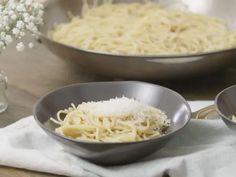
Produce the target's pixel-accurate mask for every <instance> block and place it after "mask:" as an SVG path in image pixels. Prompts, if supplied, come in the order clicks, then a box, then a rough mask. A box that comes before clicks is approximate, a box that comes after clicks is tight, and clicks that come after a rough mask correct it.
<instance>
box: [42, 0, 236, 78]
mask: <svg viewBox="0 0 236 177" xmlns="http://www.w3.org/2000/svg"><path fill="white" fill-rule="evenodd" d="M90 1H91V0H90ZM137 1H141V0H129V1H127V0H126V1H125V0H114V2H116V3H117V2H127V3H128V2H137ZM153 1H154V2H159V1H160V0H153ZM163 2H164V5H166V6H170V5H171V6H174V7H175V8H177V9H178V8H183V7H184V8H187V9H188V10H190V11H192V12H195V13H200V14H207V15H212V16H216V17H220V18H222V19H224V20H225V21H226V22H227V23H228V26H229V28H230V29H236V28H235V27H236V20H235V19H236V13H235V7H236V1H235V0H227V1H222V0H214V1H213V0H166V1H162V3H163ZM81 7H82V1H81V0H69V1H68V0H50V1H48V3H47V5H46V14H45V25H44V26H43V27H42V28H41V36H40V40H41V41H42V42H43V44H45V45H46V46H47V47H48V48H49V49H50V50H51V51H52V52H53V53H54V54H56V55H57V56H59V57H60V58H62V59H64V60H67V61H70V62H72V63H74V65H78V68H79V67H82V68H84V69H85V70H87V71H90V72H93V73H97V74H100V75H106V76H109V77H117V78H133V79H170V78H182V77H191V76H197V75H200V74H204V73H207V72H211V71H216V70H219V69H222V68H225V67H227V66H228V65H230V64H231V62H232V61H233V60H234V57H235V56H236V49H228V50H222V51H216V52H209V53H202V54H196V55H171V56H145V55H144V56H141V55H115V54H106V53H99V52H94V51H87V50H82V49H78V48H74V47H71V46H67V45H64V44H60V43H57V42H54V41H52V40H50V39H49V38H48V37H47V34H48V31H49V30H52V29H53V27H54V25H56V24H60V23H63V22H68V21H70V18H69V16H68V13H69V12H70V13H71V14H73V15H78V14H80V12H81Z"/></svg>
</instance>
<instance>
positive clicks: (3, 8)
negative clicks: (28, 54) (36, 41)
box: [0, 0, 44, 53]
mask: <svg viewBox="0 0 236 177" xmlns="http://www.w3.org/2000/svg"><path fill="white" fill-rule="evenodd" d="M43 10H44V7H43V5H42V4H41V3H38V2H35V1H34V0H0V53H1V52H2V50H4V49H5V48H6V47H7V46H8V45H10V44H11V43H12V42H13V41H14V40H20V39H21V38H23V37H24V36H25V35H26V34H27V33H30V34H31V35H32V36H33V37H37V36H38V33H39V26H40V25H42V24H43V14H44V11H43ZM25 47H26V45H25V44H24V43H23V42H19V43H18V44H17V45H16V49H17V50H18V51H22V50H24V49H25ZM28 47H29V48H32V47H33V43H32V42H30V43H29V44H28Z"/></svg>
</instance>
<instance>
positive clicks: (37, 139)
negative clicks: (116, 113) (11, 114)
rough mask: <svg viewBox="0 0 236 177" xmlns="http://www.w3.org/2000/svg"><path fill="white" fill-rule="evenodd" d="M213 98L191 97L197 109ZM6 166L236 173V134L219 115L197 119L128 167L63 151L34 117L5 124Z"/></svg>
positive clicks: (123, 175) (156, 176)
mask: <svg viewBox="0 0 236 177" xmlns="http://www.w3.org/2000/svg"><path fill="white" fill-rule="evenodd" d="M211 103H212V102H198V101H197V102H190V105H191V107H192V110H193V111H195V110H196V109H199V108H201V107H204V106H207V105H209V104H211ZM0 165H4V166H11V167H17V168H25V169H30V170H35V171H41V172H49V173H53V174H61V175H66V176H78V177H85V176H86V177H98V176H104V177H111V176H112V177H130V176H135V177H162V176H163V174H166V173H167V174H169V176H171V177H208V176H214V177H222V176H227V177H235V169H236V136H235V134H233V133H232V132H231V131H230V130H229V129H228V128H227V127H226V126H225V125H224V123H223V122H222V121H221V120H220V119H219V120H191V121H190V123H189V125H188V126H187V127H186V128H185V129H184V130H183V131H182V132H181V133H180V134H179V135H178V136H177V137H175V138H174V139H172V140H171V141H170V142H169V143H168V144H167V145H166V146H165V147H164V148H163V149H162V150H160V151H158V152H156V153H155V154H153V155H151V156H149V157H147V158H146V159H144V160H142V161H140V162H137V163H133V164H128V165H123V166H114V167H101V166H98V165H95V164H92V163H90V162H87V161H85V160H83V159H80V158H78V157H76V156H74V155H71V154H69V153H67V152H65V151H63V149H62V147H61V146H60V145H59V144H57V143H56V142H55V141H54V140H53V139H51V138H50V137H49V136H47V135H46V134H45V133H44V132H43V131H42V130H41V129H40V128H39V126H38V125H37V124H36V123H35V121H34V118H33V117H32V116H30V117H27V118H24V119H21V120H19V121H18V122H16V123H14V124H12V125H10V126H8V127H6V128H2V129H0Z"/></svg>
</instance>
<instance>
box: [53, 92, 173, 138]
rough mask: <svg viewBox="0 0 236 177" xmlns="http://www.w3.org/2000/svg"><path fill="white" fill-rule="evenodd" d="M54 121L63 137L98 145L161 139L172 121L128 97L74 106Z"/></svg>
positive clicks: (62, 111) (58, 115)
mask: <svg viewBox="0 0 236 177" xmlns="http://www.w3.org/2000/svg"><path fill="white" fill-rule="evenodd" d="M51 121H53V122H54V123H56V124H58V125H59V127H58V128H56V129H55V131H56V132H57V133H59V134H60V135H63V136H66V137H70V138H74V139H78V140H87V141H96V142H133V141H141V140H146V139H150V138H153V137H159V136H161V135H162V134H163V133H164V132H165V130H166V129H167V128H168V126H169V120H168V119H167V116H166V115H165V113H164V112H162V111H161V110H159V109H157V108H154V107H151V106H147V105H144V104H142V103H140V102H138V101H136V100H134V99H129V98H126V97H121V98H115V99H110V100H107V101H99V102H87V103H82V104H80V105H78V106H77V107H76V106H75V105H74V104H72V105H71V107H69V108H68V109H65V110H60V111H58V113H57V117H56V119H54V118H51Z"/></svg>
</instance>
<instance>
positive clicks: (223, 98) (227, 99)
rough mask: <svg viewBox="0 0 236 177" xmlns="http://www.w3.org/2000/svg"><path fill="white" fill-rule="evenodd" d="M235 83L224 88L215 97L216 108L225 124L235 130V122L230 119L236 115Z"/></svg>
mask: <svg viewBox="0 0 236 177" xmlns="http://www.w3.org/2000/svg"><path fill="white" fill-rule="evenodd" d="M235 98H236V85H234V86H231V87H229V88H226V89H224V90H223V91H222V92H220V93H219V94H218V95H217V96H216V99H215V105H216V110H217V112H218V114H219V115H220V117H221V118H222V120H223V121H224V122H225V124H226V125H227V126H228V127H229V128H230V129H231V130H233V131H235V132H236V122H234V121H232V120H231V117H232V116H233V115H235V116H236V99H235Z"/></svg>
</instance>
